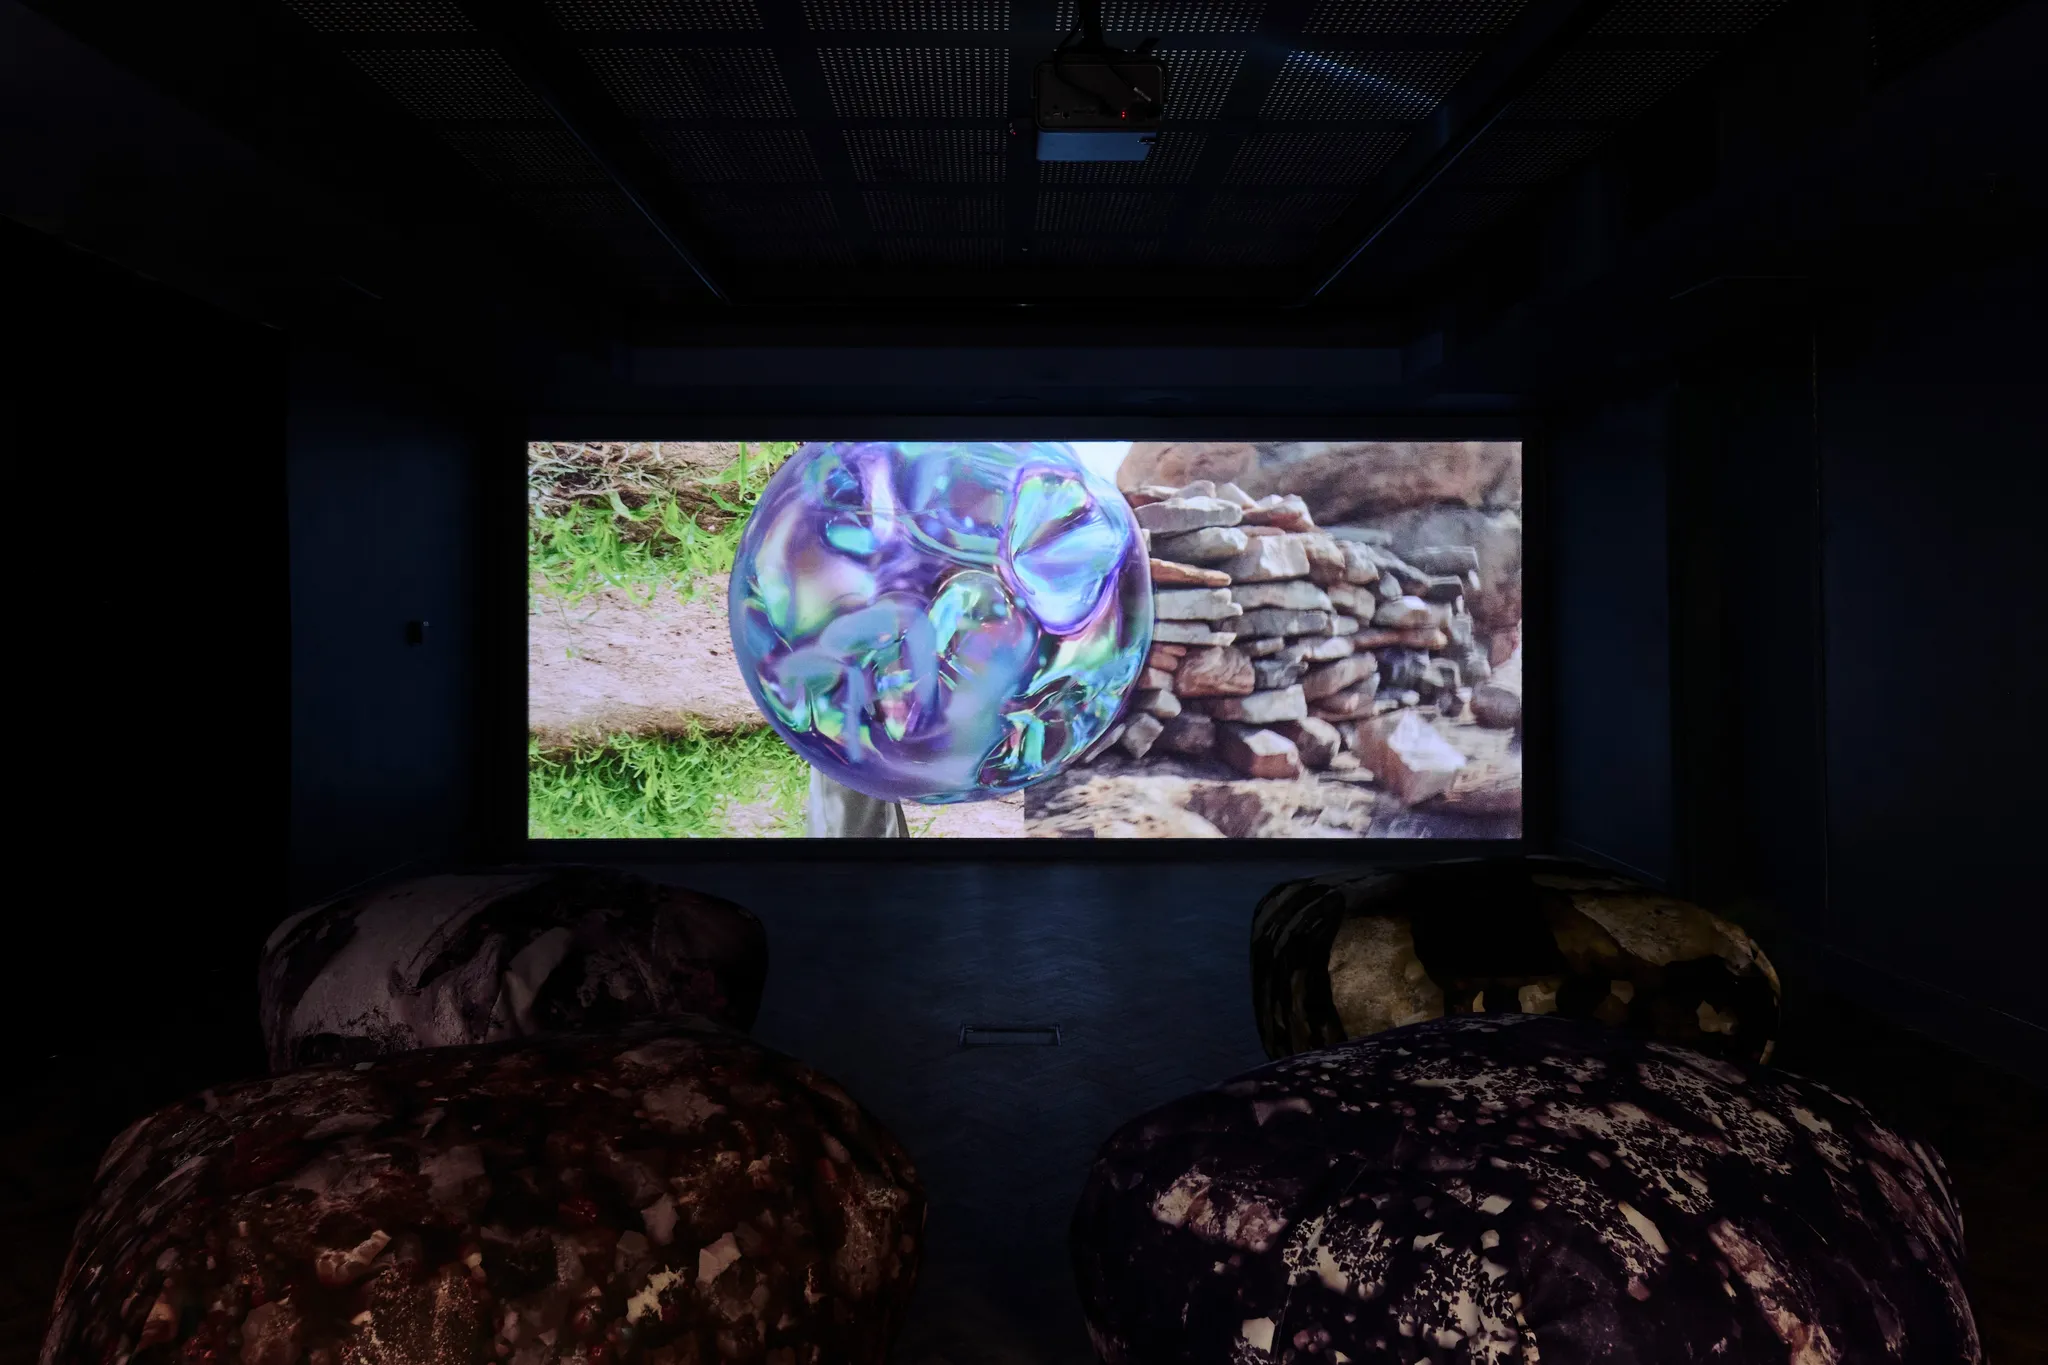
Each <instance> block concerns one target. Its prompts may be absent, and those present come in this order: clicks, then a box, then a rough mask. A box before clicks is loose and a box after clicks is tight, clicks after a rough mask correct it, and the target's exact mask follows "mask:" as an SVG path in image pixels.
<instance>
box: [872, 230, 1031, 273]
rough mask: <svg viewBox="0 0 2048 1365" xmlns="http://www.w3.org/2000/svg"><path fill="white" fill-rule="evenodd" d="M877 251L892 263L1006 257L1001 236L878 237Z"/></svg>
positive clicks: (983, 261)
mask: <svg viewBox="0 0 2048 1365" xmlns="http://www.w3.org/2000/svg"><path fill="white" fill-rule="evenodd" d="M875 254H876V255H877V256H879V257H881V259H882V260H884V261H886V262H887V263H888V264H890V265H954V266H960V265H979V266H990V265H995V264H997V263H999V262H1000V261H1001V260H1002V259H1003V239H1002V238H1000V237H877V238H876V239H875Z"/></svg>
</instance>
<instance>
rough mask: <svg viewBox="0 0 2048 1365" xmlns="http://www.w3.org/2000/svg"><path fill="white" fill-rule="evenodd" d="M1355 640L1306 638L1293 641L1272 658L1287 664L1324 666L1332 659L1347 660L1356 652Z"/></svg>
mask: <svg viewBox="0 0 2048 1365" xmlns="http://www.w3.org/2000/svg"><path fill="white" fill-rule="evenodd" d="M1357 638H1358V637H1357V636H1355V635H1320V636H1307V637H1304V638H1302V639H1299V640H1296V641H1294V642H1293V643H1292V644H1290V645H1288V646H1287V648H1285V649H1283V650H1281V651H1280V652H1279V653H1278V654H1277V655H1275V656H1274V657H1275V658H1278V659H1283V660H1286V661H1287V662H1289V663H1295V662H1306V663H1320V664H1326V663H1328V662H1330V660H1332V659H1348V658H1350V657H1351V656H1352V655H1353V654H1355V653H1357V652H1358V651H1357V649H1356V647H1355V646H1354V644H1353V641H1355V640H1356V639H1357Z"/></svg>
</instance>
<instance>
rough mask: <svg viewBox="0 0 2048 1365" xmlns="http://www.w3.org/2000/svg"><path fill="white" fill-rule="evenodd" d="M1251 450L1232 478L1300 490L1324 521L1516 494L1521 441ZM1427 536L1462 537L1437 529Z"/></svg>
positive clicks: (1292, 445) (1257, 486)
mask: <svg viewBox="0 0 2048 1365" xmlns="http://www.w3.org/2000/svg"><path fill="white" fill-rule="evenodd" d="M1237 458H1239V459H1242V458H1243V457H1242V456H1239V457H1237ZM1256 458H1257V461H1258V467H1257V468H1256V469H1255V470H1252V471H1250V472H1246V473H1243V474H1241V475H1240V476H1238V477H1236V479H1235V482H1237V483H1238V484H1239V485H1240V486H1241V487H1243V488H1244V490H1245V491H1246V492H1248V493H1250V494H1251V495H1252V496H1253V497H1255V498H1258V497H1266V496H1268V495H1270V494H1274V493H1298V494H1300V495H1301V497H1302V499H1303V500H1304V501H1305V502H1306V503H1307V504H1308V505H1309V506H1310V507H1312V508H1314V509H1315V510H1316V514H1317V515H1318V517H1319V518H1320V519H1321V520H1322V521H1323V522H1324V523H1325V524H1329V523H1333V522H1339V521H1367V520H1372V519H1375V518H1378V517H1382V516H1384V515H1386V514H1387V513H1391V512H1399V511H1403V510H1405V509H1409V508H1426V507H1432V506H1435V505H1436V504H1439V503H1458V504H1461V505H1463V506H1466V507H1514V506H1518V505H1519V504H1520V503H1521V501H1522V448H1521V444H1520V443H1519V442H1515V441H1343V442H1330V441H1290V442H1279V443H1274V444H1270V445H1261V446H1260V447H1258V449H1257V454H1256ZM1129 464H1130V462H1129V461H1128V460H1126V461H1125V465H1126V467H1127V468H1128V467H1129ZM1119 477H1122V476H1121V475H1119ZM1147 482H1158V483H1168V482H1171V480H1169V479H1166V478H1160V479H1157V480H1147ZM1432 543H1437V544H1443V543H1465V542H1462V541H1457V540H1456V538H1455V537H1449V536H1443V537H1438V538H1436V540H1435V541H1434V542H1432Z"/></svg>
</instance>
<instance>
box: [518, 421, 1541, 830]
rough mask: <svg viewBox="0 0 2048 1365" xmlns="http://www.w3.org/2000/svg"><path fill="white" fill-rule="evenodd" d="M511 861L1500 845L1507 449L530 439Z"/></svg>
mask: <svg viewBox="0 0 2048 1365" xmlns="http://www.w3.org/2000/svg"><path fill="white" fill-rule="evenodd" d="M527 568H528V617H527V646H528V654H527V658H528V673H527V718H528V730H529V735H528V775H529V786H528V834H529V836H530V837H531V838H535V839H641V838H649V839H662V838H737V839H759V838H913V839H1019V838H1047V839H1076V838H1079V839H1090V838H1093V839H1218V838H1233V839H1356V838H1367V839H1427V838H1457V839H1515V838H1519V837H1521V832H1522V455H1521V446H1520V444H1519V443H1518V442H1507V441H1462V442H1386V441H1274V442H1265V441H1169V442H1157V441H1154V442H1146V441H1138V442H1130V441H1072V442H1061V441H1010V442H993V441H987V442H977V441H958V442H946V441H920V442H888V441H847V442H800V441H737V442H717V441H652V442H606V441H590V442H564V441H552V442H534V443H532V444H531V445H530V446H529V448H528V528H527Z"/></svg>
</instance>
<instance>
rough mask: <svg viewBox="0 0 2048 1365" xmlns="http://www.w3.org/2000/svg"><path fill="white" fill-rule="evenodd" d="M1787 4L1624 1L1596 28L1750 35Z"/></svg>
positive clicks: (1769, 0) (1779, 0)
mask: <svg viewBox="0 0 2048 1365" xmlns="http://www.w3.org/2000/svg"><path fill="white" fill-rule="evenodd" d="M1784 5H1785V0H1621V3H1620V4H1618V5H1616V6H1615V7H1614V8H1613V9H1611V10H1609V11H1608V12H1607V13H1606V14H1604V15H1602V16H1601V18H1600V21H1599V22H1598V23H1596V24H1594V25H1593V30H1592V31H1593V32H1594V33H1596V34H1609V33H1612V34H1630V33H1646V34H1661V33H1714V34H1723V35H1726V34H1736V33H1747V32H1749V31H1750V30H1751V29H1753V28H1755V27H1756V26H1757V25H1758V24H1760V23H1762V22H1763V21H1764V20H1766V19H1768V18H1770V17H1771V15H1772V14H1774V13H1776V12H1777V11H1778V10H1780V9H1782V8H1784Z"/></svg>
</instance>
